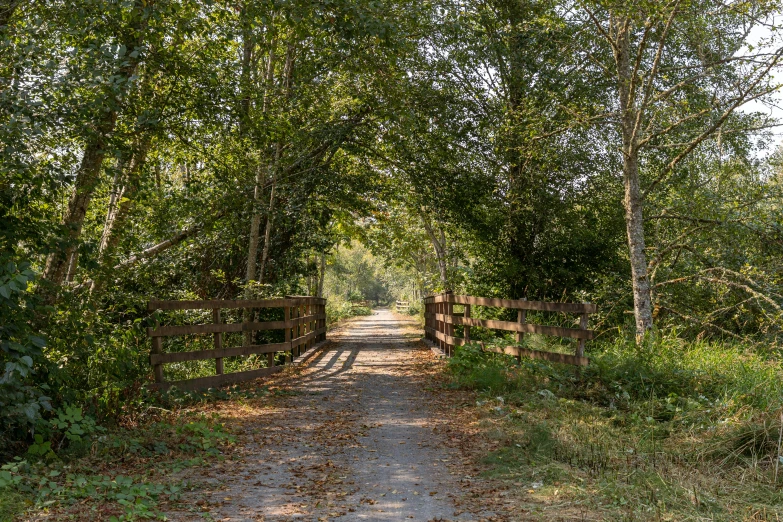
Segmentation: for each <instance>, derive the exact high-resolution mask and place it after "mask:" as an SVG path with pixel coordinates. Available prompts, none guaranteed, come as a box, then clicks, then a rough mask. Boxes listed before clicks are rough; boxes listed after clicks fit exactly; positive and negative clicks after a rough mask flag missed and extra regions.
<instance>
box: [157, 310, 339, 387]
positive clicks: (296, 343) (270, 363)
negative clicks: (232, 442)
mask: <svg viewBox="0 0 783 522" xmlns="http://www.w3.org/2000/svg"><path fill="white" fill-rule="evenodd" d="M257 308H263V309H270V308H282V309H283V317H284V319H283V320H282V321H250V322H241V323H224V322H222V320H221V313H220V311H221V310H222V309H243V310H249V309H257ZM147 310H148V311H150V312H153V311H155V310H212V323H211V324H192V325H178V326H161V325H160V324H157V325H156V326H155V327H154V328H148V329H147V335H148V336H149V337H150V338H151V339H152V350H151V352H150V364H151V365H152V368H153V373H154V376H155V385H156V386H157V387H158V388H161V389H165V388H169V387H171V386H175V385H176V386H177V387H178V388H180V389H182V390H197V389H200V388H209V387H214V386H221V385H224V384H233V383H238V382H242V381H246V380H251V379H255V378H258V377H263V376H265V375H270V374H272V373H275V372H277V371H280V370H281V369H282V368H283V365H277V366H276V365H275V354H276V353H278V352H284V353H285V361H286V362H288V361H293V360H294V359H296V358H297V357H299V356H301V355H302V354H304V353H305V352H307V351H308V350H311V349H312V348H314V347H315V345H316V344H317V343H322V342H324V341H326V299H323V298H320V297H310V296H286V297H285V298H278V299H247V300H241V299H225V300H224V299H212V300H205V301H159V300H151V301H150V302H149V303H148V306H147ZM270 330H283V331H284V339H285V341H284V342H282V343H270V344H244V345H242V346H233V347H229V348H224V347H223V334H224V333H235V332H258V331H270ZM194 334H195V335H208V334H212V336H213V343H214V348H212V349H210V350H194V351H187V352H171V353H163V338H164V337H172V336H181V335H194ZM257 354H266V355H267V367H266V368H259V369H255V370H247V371H242V372H233V373H223V359H224V358H225V357H235V356H242V355H257ZM209 359H215V375H212V376H208V377H198V378H194V379H185V380H181V381H174V382H167V381H166V380H165V379H164V375H163V365H164V364H167V363H178V362H186V361H201V360H209Z"/></svg>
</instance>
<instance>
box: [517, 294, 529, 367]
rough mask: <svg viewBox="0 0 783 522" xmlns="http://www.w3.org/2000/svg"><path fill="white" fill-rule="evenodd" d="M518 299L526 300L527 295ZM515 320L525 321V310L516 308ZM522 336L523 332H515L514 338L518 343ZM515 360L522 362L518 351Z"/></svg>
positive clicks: (522, 322)
mask: <svg viewBox="0 0 783 522" xmlns="http://www.w3.org/2000/svg"><path fill="white" fill-rule="evenodd" d="M520 301H527V297H523V298H522V299H520ZM517 322H518V323H519V324H525V323H527V310H517ZM524 338H525V332H517V335H516V340H517V342H518V343H521V342H522V340H523V339H524ZM517 362H519V363H520V364H522V354H520V353H519V352H517Z"/></svg>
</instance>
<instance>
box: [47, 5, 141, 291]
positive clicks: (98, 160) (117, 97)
mask: <svg viewBox="0 0 783 522" xmlns="http://www.w3.org/2000/svg"><path fill="white" fill-rule="evenodd" d="M150 4H151V2H149V3H148V2H137V3H136V4H135V6H134V20H133V22H131V25H130V27H128V33H127V34H128V36H127V38H126V39H125V47H126V49H127V51H128V55H127V58H125V61H124V62H123V65H122V66H121V67H119V68H118V70H117V75H116V76H119V77H122V78H125V79H126V81H123V82H113V85H119V87H114V86H113V85H112V86H106V97H105V99H104V100H103V103H102V104H101V107H102V109H103V110H102V111H101V112H100V114H99V115H97V116H96V118H95V119H94V122H93V126H92V128H91V129H90V133H89V135H88V137H87V139H86V142H85V147H84V154H83V156H82V160H81V163H80V164H79V167H78V169H77V171H76V181H75V183H74V189H73V193H72V195H71V198H70V201H69V202H68V208H67V210H66V212H65V216H64V218H63V222H62V224H63V227H64V228H65V231H66V233H65V238H64V240H65V241H64V246H63V247H62V248H59V249H58V250H56V251H55V252H53V253H51V254H50V255H49V257H48V258H47V260H46V267H45V268H44V273H43V279H45V280H46V281H48V282H49V283H51V284H53V285H54V286H60V285H62V283H63V282H64V281H65V280H66V278H67V279H69V280H72V279H73V274H74V272H75V270H76V261H77V257H76V255H77V248H78V241H79V238H80V237H81V233H82V226H83V224H84V217H85V215H86V214H87V210H88V209H89V206H90V202H91V201H92V197H93V194H94V193H95V189H96V187H97V186H98V183H99V182H100V179H101V170H102V165H103V160H104V158H105V156H106V148H107V145H108V142H109V139H110V137H111V135H112V133H113V132H114V128H115V126H116V123H117V114H118V110H119V107H120V106H121V104H122V101H123V98H124V97H125V95H126V94H127V92H128V89H129V84H130V81H128V80H129V79H130V78H131V77H132V76H133V75H134V74H135V73H136V70H137V69H138V66H139V62H140V59H141V58H140V57H141V50H142V46H143V44H144V38H143V36H144V33H145V31H146V28H147V24H148V21H149V15H150V11H151V6H150ZM133 51H137V53H135V54H134V53H133ZM134 56H135V57H134ZM49 300H50V301H51V298H50V299H49Z"/></svg>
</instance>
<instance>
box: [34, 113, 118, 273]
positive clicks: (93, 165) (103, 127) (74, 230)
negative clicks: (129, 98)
mask: <svg viewBox="0 0 783 522" xmlns="http://www.w3.org/2000/svg"><path fill="white" fill-rule="evenodd" d="M116 121H117V113H116V112H114V111H107V112H105V113H104V114H103V115H102V117H101V119H100V120H99V122H98V125H97V126H96V127H97V128H96V132H95V134H94V135H93V136H92V138H91V139H90V140H89V141H88V142H87V145H86V147H85V149H84V155H83V156H82V161H81V163H80V165H79V168H78V170H77V171H76V183H75V186H74V189H73V194H72V195H71V199H70V201H69V202H68V210H67V211H66V213H65V217H64V218H63V225H64V226H65V228H66V230H67V231H66V240H67V242H68V243H67V245H66V246H65V248H62V249H58V250H57V251H55V252H53V253H52V254H50V255H49V258H48V259H47V260H46V267H45V268H44V272H43V279H45V280H47V281H49V282H50V283H53V284H54V285H57V286H60V285H61V284H62V283H63V281H65V279H66V277H67V276H68V272H69V271H70V272H71V277H70V278H71V279H72V270H69V268H71V267H72V265H73V264H74V262H75V259H74V258H75V256H76V249H77V244H76V242H77V241H78V239H79V237H80V236H81V233H82V226H83V224H84V216H85V215H86V214H87V209H88V207H89V205H90V201H91V200H92V195H93V193H94V192H95V188H96V187H97V185H98V182H99V181H100V172H101V165H102V164H103V158H104V156H105V155H106V142H107V139H108V136H109V134H110V133H111V132H112V131H113V130H114V124H115V123H116Z"/></svg>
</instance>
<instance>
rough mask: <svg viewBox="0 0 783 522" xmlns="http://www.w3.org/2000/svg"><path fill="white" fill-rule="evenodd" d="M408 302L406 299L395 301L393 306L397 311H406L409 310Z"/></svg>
mask: <svg viewBox="0 0 783 522" xmlns="http://www.w3.org/2000/svg"><path fill="white" fill-rule="evenodd" d="M410 306H411V305H410V303H409V302H408V301H397V303H396V305H395V308H396V310H397V311H398V312H405V313H407V312H408V311H409V310H410Z"/></svg>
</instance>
